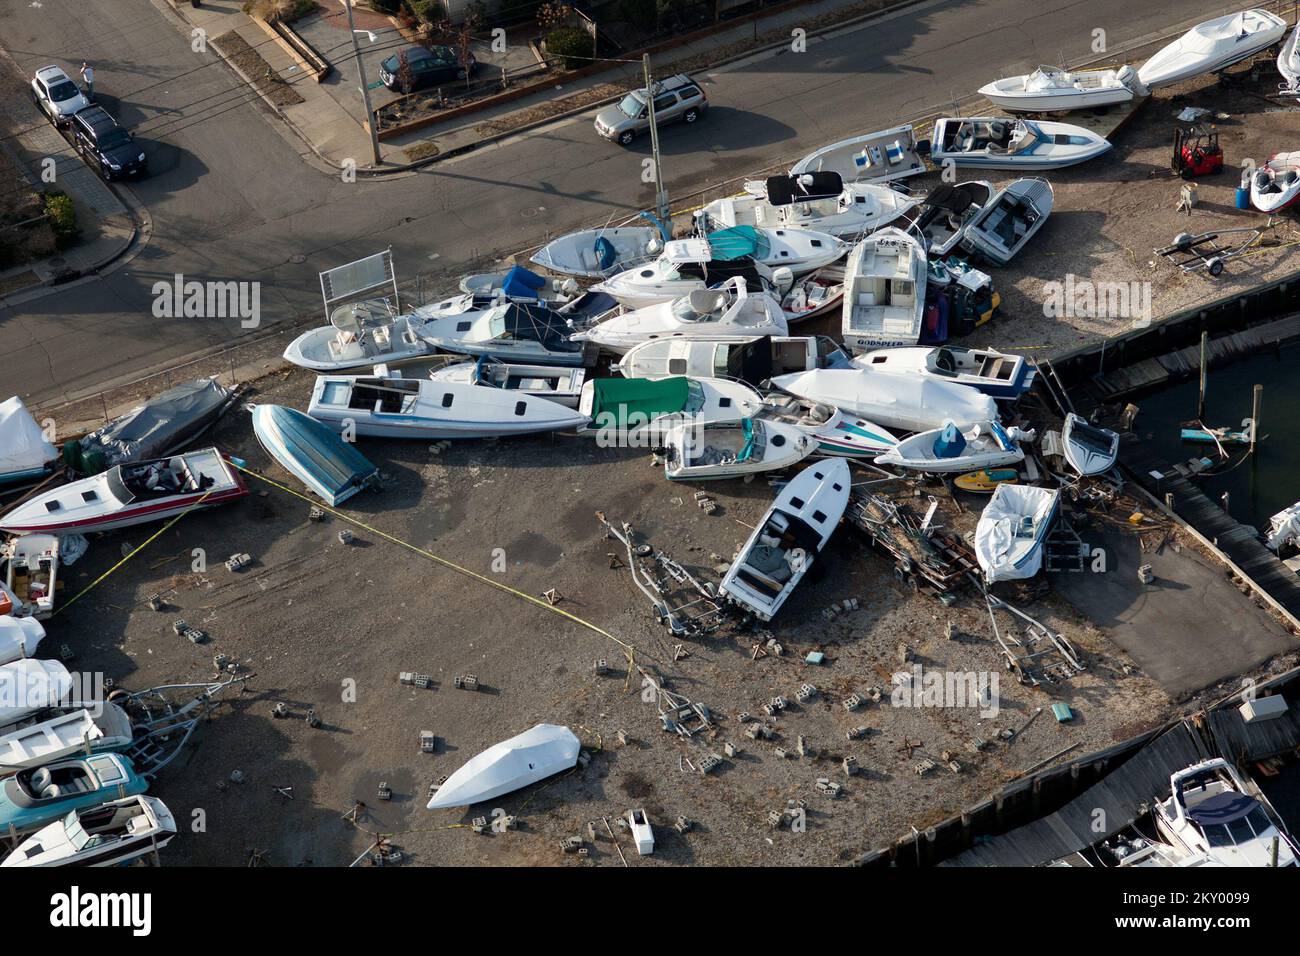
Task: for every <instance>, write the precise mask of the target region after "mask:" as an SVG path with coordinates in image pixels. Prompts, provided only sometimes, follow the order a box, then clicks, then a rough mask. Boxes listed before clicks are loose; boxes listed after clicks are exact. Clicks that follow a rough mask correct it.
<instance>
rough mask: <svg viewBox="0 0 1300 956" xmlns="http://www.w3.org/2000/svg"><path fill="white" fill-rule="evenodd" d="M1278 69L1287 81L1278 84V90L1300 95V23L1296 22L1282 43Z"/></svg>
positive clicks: (1278, 57)
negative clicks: (1289, 34)
mask: <svg viewBox="0 0 1300 956" xmlns="http://www.w3.org/2000/svg"><path fill="white" fill-rule="evenodd" d="M1277 71H1278V72H1279V73H1281V74H1282V79H1283V80H1285V81H1286V82H1285V83H1282V84H1281V85H1280V86H1278V92H1279V93H1283V94H1287V95H1291V96H1300V23H1297V24H1296V28H1295V29H1294V30H1292V31H1291V36H1290V37H1288V38H1287V41H1286V43H1284V44H1282V52H1280V53H1279V54H1278V55H1277Z"/></svg>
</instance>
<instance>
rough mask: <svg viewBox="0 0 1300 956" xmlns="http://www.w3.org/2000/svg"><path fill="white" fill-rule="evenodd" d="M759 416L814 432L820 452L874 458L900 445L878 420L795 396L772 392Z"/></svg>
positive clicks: (836, 455) (831, 454)
mask: <svg viewBox="0 0 1300 956" xmlns="http://www.w3.org/2000/svg"><path fill="white" fill-rule="evenodd" d="M757 417H758V418H762V419H765V420H768V421H775V422H782V423H784V424H787V425H794V426H795V427H796V428H799V429H802V430H803V431H805V432H807V433H808V434H810V435H812V436H813V438H815V439H817V450H816V452H814V454H817V455H830V456H834V457H838V458H874V457H875V456H876V455H879V454H881V453H882V452H886V451H888V450H889V449H890V448H892V447H894V445H896V444H898V439H897V438H896V437H895V436H894V435H892V434H891V433H890V432H889V431H888V430H887V429H885V428H882V427H881V426H879V425H877V424H876V423H875V422H872V421H868V420H867V419H865V418H857V417H855V416H853V415H846V414H844V413H843V412H842V411H840V410H839V409H838V408H836V407H834V406H833V405H823V404H821V403H820V402H810V401H808V400H807V399H803V398H796V397H795V396H793V395H782V394H780V393H777V392H774V393H772V394H771V395H768V396H767V397H766V398H764V399H763V409H762V411H760V412H759V413H758V416H757Z"/></svg>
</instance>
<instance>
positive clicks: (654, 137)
mask: <svg viewBox="0 0 1300 956" xmlns="http://www.w3.org/2000/svg"><path fill="white" fill-rule="evenodd" d="M641 68H642V72H643V73H644V74H645V97H646V104H647V105H648V107H649V109H650V153H651V155H652V156H653V157H654V164H655V214H656V215H658V217H659V221H660V222H662V223H664V224H667V223H668V190H667V189H665V188H664V170H663V166H662V165H661V164H660V162H659V126H658V124H656V123H655V92H654V87H653V85H652V84H651V82H650V54H649V53H645V54H642V56H641Z"/></svg>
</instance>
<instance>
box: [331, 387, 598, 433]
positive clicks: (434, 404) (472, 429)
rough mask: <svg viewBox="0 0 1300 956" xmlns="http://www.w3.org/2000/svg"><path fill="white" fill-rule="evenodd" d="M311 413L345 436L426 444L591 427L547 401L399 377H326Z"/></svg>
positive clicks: (520, 395) (486, 388) (571, 411)
mask: <svg viewBox="0 0 1300 956" xmlns="http://www.w3.org/2000/svg"><path fill="white" fill-rule="evenodd" d="M307 414H308V415H310V416H311V417H312V418H314V419H316V420H317V421H319V422H324V423H325V424H326V425H329V426H330V427H331V428H334V429H335V430H337V431H341V432H344V433H347V432H348V431H349V430H351V432H352V434H354V435H369V436H373V437H376V438H418V439H422V440H429V439H438V438H491V437H498V436H504V435H532V434H537V433H539V432H553V431H563V430H565V429H571V428H577V427H578V426H579V425H584V424H586V422H587V418H586V416H585V415H579V414H578V413H577V412H576V411H574V410H573V409H572V408H567V407H565V406H564V405H561V404H559V403H558V402H552V401H548V400H547V399H545V398H537V397H535V396H531V395H523V394H520V393H519V392H516V391H509V390H506V389H500V388H491V387H488V386H483V385H472V384H469V383H467V382H447V381H434V380H433V379H431V378H401V377H400V376H396V375H390V376H387V377H383V378H381V377H377V376H366V375H321V376H320V377H318V378H317V379H316V387H315V388H314V389H313V390H312V395H311V404H310V405H308V407H307Z"/></svg>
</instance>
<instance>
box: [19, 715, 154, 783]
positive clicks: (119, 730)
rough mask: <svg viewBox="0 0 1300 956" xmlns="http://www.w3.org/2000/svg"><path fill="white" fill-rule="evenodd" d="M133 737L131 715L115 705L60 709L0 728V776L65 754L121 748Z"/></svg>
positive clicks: (83, 754)
mask: <svg viewBox="0 0 1300 956" xmlns="http://www.w3.org/2000/svg"><path fill="white" fill-rule="evenodd" d="M133 739H134V735H133V732H132V729H131V718H130V717H128V716H127V714H126V712H125V711H124V710H122V708H121V707H119V706H117V704H115V703H112V702H111V701H103V702H98V703H96V704H95V706H94V709H93V710H91V709H87V708H85V707H82V708H78V709H71V710H63V711H60V712H57V713H54V714H53V715H51V716H48V717H44V719H42V720H39V721H36V722H30V721H29V722H26V723H24V724H22V725H21V726H18V727H15V728H13V729H12V730H5V731H0V775H3V774H10V773H14V772H16V771H18V770H23V769H26V768H30V767H40V766H43V765H45V764H47V763H50V762H51V761H54V760H60V759H62V758H64V757H74V756H78V755H81V756H88V755H90V754H95V753H108V752H112V751H115V750H122V749H124V748H125V747H127V746H129V745H130V743H131V741H132V740H133Z"/></svg>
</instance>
